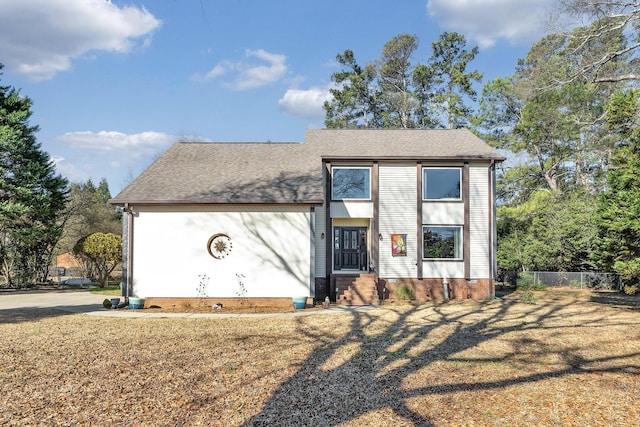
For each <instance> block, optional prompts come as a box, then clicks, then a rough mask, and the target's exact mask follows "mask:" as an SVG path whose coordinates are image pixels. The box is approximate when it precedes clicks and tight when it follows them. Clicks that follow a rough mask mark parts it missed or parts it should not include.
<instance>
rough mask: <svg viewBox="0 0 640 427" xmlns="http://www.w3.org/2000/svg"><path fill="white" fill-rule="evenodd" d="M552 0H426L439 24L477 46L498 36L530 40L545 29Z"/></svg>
mask: <svg viewBox="0 0 640 427" xmlns="http://www.w3.org/2000/svg"><path fill="white" fill-rule="evenodd" d="M553 2H554V0H429V1H428V3H427V12H428V13H429V15H431V16H432V17H433V18H435V19H436V20H437V21H438V22H439V23H440V25H441V26H442V27H444V28H446V29H449V30H450V31H456V32H459V33H462V34H465V36H467V38H468V39H470V40H471V41H474V42H475V43H478V45H480V47H490V46H492V45H493V44H495V42H496V41H497V40H498V39H506V40H507V41H509V42H510V43H519V42H531V41H534V40H537V39H539V38H540V37H541V36H542V35H543V34H545V32H546V31H545V30H546V18H547V12H548V8H549V7H550V6H552V5H553Z"/></svg>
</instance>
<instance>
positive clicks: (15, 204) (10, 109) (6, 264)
mask: <svg viewBox="0 0 640 427" xmlns="http://www.w3.org/2000/svg"><path fill="white" fill-rule="evenodd" d="M0 69H2V66H1V65H0ZM0 75H1V74H0ZM31 106H32V103H31V100H30V99H29V98H27V97H22V96H20V93H19V92H18V91H17V90H16V89H14V88H13V87H11V86H0V262H1V268H2V270H1V271H2V275H3V276H4V280H5V281H6V282H7V283H8V284H9V285H10V286H26V285H29V284H32V283H34V282H39V281H44V280H45V279H46V277H47V272H48V266H49V265H50V261H51V258H52V256H53V249H54V247H55V245H56V244H57V242H58V240H59V238H60V235H61V232H62V225H61V217H62V213H63V211H64V208H65V203H66V197H67V181H66V180H65V179H64V178H62V177H60V176H59V175H56V174H55V169H54V165H53V163H52V161H51V159H50V158H49V155H48V154H47V153H46V152H44V151H43V150H42V149H41V146H40V144H39V143H38V142H37V141H36V137H35V134H36V132H37V131H38V127H37V126H31V125H30V124H29V119H30V118H31V114H32V113H31Z"/></svg>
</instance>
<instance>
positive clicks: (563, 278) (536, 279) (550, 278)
mask: <svg viewBox="0 0 640 427" xmlns="http://www.w3.org/2000/svg"><path fill="white" fill-rule="evenodd" d="M520 274H521V275H522V274H528V275H530V276H531V277H533V285H534V286H536V285H544V286H569V287H571V288H576V289H612V290H617V291H619V290H621V289H622V282H621V281H620V278H619V277H618V275H617V274H615V273H595V272H591V271H589V272H575V271H562V272H555V271H525V272H523V273H520Z"/></svg>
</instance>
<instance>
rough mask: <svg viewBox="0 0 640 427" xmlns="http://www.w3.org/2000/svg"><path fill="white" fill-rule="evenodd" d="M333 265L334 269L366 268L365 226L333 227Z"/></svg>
mask: <svg viewBox="0 0 640 427" xmlns="http://www.w3.org/2000/svg"><path fill="white" fill-rule="evenodd" d="M333 266H334V269H336V270H367V269H368V267H367V266H368V262H367V228H366V227H335V228H334V229H333Z"/></svg>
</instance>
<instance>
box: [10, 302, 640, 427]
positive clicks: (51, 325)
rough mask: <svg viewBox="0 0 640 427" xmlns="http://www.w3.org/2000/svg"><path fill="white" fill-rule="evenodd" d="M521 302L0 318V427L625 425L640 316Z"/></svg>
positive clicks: (620, 308)
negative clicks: (227, 314)
mask: <svg viewBox="0 0 640 427" xmlns="http://www.w3.org/2000/svg"><path fill="white" fill-rule="evenodd" d="M518 298H519V295H518V293H517V292H516V293H514V294H512V295H510V296H508V297H506V298H505V299H504V300H501V301H487V302H481V303H476V302H472V301H465V302H450V303H446V304H442V305H431V304H425V305H408V304H407V305H400V304H397V305H390V306H383V307H380V308H376V309H371V310H362V311H347V312H344V313H339V314H326V313H322V311H319V313H322V314H314V315H311V316H291V315H282V316H277V317H259V318H256V317H236V318H204V319H194V318H169V317H167V318H101V317H92V316H87V315H70V314H65V313H62V312H56V311H53V310H48V311H31V312H24V311H23V312H19V311H16V310H12V311H0V339H1V340H2V343H3V345H2V346H0V366H2V369H1V370H0V424H9V425H34V424H35V425H42V424H44V425H73V424H80V425H131V424H143V425H198V424H200V425H213V426H241V425H244V426H276V425H277V426H305V425H309V426H334V425H340V426H363V425H367V426H370V425H372V426H375V425H378V426H425V425H435V426H454V425H455V426H470V425H474V426H494V425H495V426H531V425H536V426H558V425H568V426H587V425H591V426H603V425H615V426H627V425H628V426H635V425H638V424H639V423H640V407H639V406H638V403H637V396H638V395H640V311H639V310H638V306H637V305H634V304H633V303H632V304H625V303H618V304H616V305H611V304H609V303H607V300H606V298H605V299H602V295H600V294H598V295H594V294H591V293H589V292H586V291H545V292H542V293H537V294H536V298H537V303H536V304H528V303H524V302H521V301H519V299H518Z"/></svg>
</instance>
